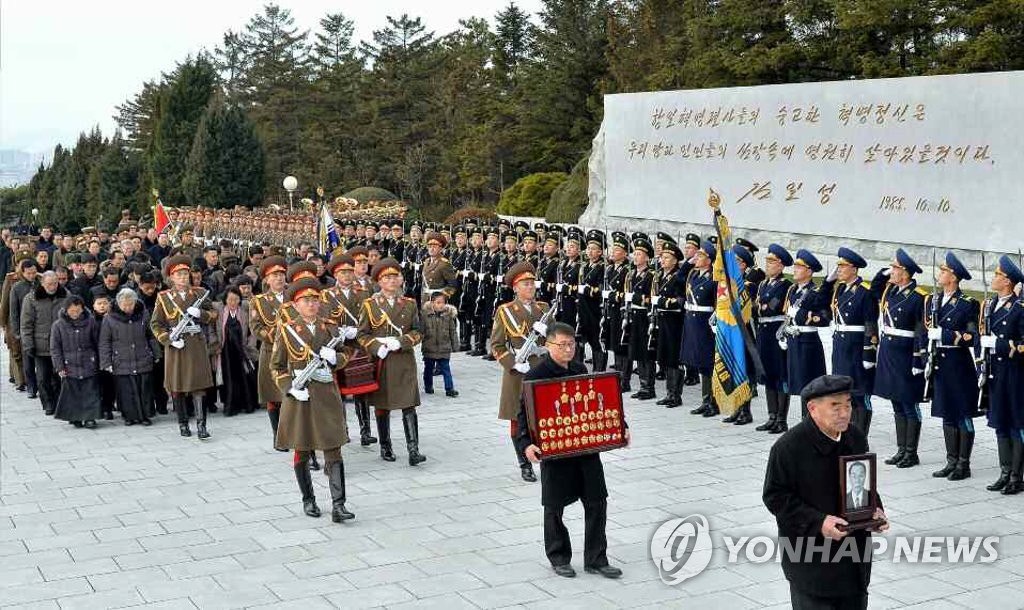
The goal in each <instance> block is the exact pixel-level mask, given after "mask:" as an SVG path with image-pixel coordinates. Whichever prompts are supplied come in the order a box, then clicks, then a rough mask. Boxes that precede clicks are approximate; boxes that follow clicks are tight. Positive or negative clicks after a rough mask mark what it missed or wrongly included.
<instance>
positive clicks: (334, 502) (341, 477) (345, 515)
mask: <svg viewBox="0 0 1024 610" xmlns="http://www.w3.org/2000/svg"><path fill="white" fill-rule="evenodd" d="M327 480H328V484H329V486H330V488H331V521H334V522H335V523H341V522H342V521H348V520H349V519H355V518H356V516H355V515H354V514H353V513H350V512H349V511H348V509H346V508H345V462H343V461H341V460H338V461H336V462H331V463H330V464H328V465H327Z"/></svg>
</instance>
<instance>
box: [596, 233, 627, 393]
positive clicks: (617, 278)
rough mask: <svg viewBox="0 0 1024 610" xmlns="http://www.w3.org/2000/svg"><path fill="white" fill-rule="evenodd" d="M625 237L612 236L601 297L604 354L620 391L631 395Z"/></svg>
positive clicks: (616, 234)
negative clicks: (618, 383) (616, 376)
mask: <svg viewBox="0 0 1024 610" xmlns="http://www.w3.org/2000/svg"><path fill="white" fill-rule="evenodd" d="M629 250H630V245H629V237H628V236H627V235H626V234H625V233H623V232H622V231H615V232H614V233H612V252H611V259H610V260H609V261H608V267H607V269H606V270H605V273H606V274H607V275H608V288H607V289H606V290H605V291H604V293H603V294H602V295H601V296H602V298H603V300H604V302H605V304H604V307H605V309H606V313H605V320H604V328H603V329H601V330H602V333H603V335H604V347H605V351H607V352H608V353H609V354H611V355H612V358H613V366H612V368H614V369H615V370H616V371H618V372H619V377H620V378H621V379H622V391H623V392H632V391H633V388H632V387H631V386H630V381H631V378H632V377H633V361H632V360H630V359H629V303H627V302H626V296H625V295H626V278H627V276H628V275H629V271H630V265H629Z"/></svg>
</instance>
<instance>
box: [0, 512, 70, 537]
mask: <svg viewBox="0 0 1024 610" xmlns="http://www.w3.org/2000/svg"><path fill="white" fill-rule="evenodd" d="M42 514H45V513H42ZM56 534H57V532H55V531H53V528H52V527H50V524H49V523H48V522H47V523H42V522H40V523H33V522H32V521H23V522H20V523H15V527H14V528H12V529H8V530H0V542H12V541H15V540H27V539H30V538H47V537H50V536H54V535H56Z"/></svg>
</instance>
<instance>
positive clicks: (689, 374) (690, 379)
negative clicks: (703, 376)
mask: <svg viewBox="0 0 1024 610" xmlns="http://www.w3.org/2000/svg"><path fill="white" fill-rule="evenodd" d="M683 371H684V373H683V385H697V384H699V383H700V375H699V374H698V373H697V369H695V368H693V367H689V366H688V367H686V368H685V369H683Z"/></svg>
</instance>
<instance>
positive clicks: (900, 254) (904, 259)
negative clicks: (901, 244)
mask: <svg viewBox="0 0 1024 610" xmlns="http://www.w3.org/2000/svg"><path fill="white" fill-rule="evenodd" d="M896 265H897V266H898V267H902V268H903V269H905V270H906V271H907V273H909V274H911V275H914V274H915V273H921V267H919V266H918V264H917V263H915V262H914V259H912V258H910V255H909V254H907V252H906V250H904V249H903V248H897V249H896Z"/></svg>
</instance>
